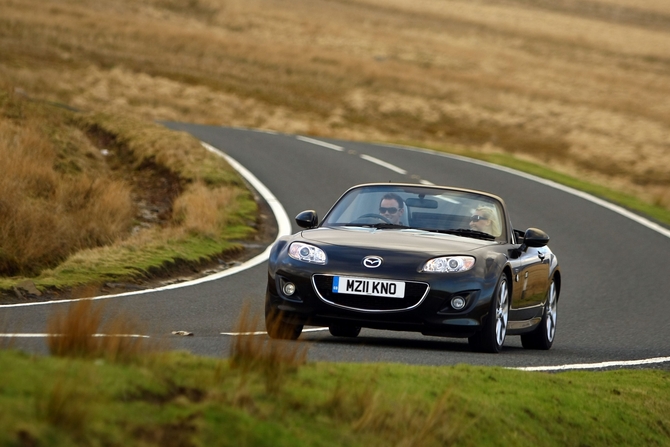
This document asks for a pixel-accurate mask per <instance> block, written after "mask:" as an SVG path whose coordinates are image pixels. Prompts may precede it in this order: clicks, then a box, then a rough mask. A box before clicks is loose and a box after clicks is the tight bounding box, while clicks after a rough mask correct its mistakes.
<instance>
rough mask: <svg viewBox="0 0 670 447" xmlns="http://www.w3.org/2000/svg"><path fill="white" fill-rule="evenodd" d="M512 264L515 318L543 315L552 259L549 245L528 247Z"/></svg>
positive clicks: (512, 306)
mask: <svg viewBox="0 0 670 447" xmlns="http://www.w3.org/2000/svg"><path fill="white" fill-rule="evenodd" d="M511 264H512V302H511V308H510V311H511V312H512V313H513V315H510V317H511V318H512V319H514V320H528V319H531V318H534V317H538V316H541V315H542V304H543V302H544V299H545V295H546V291H547V283H548V278H549V268H550V259H549V256H548V249H547V247H537V248H536V247H527V248H526V249H525V250H524V251H523V252H521V254H520V256H519V257H518V258H516V259H514V260H512V262H511Z"/></svg>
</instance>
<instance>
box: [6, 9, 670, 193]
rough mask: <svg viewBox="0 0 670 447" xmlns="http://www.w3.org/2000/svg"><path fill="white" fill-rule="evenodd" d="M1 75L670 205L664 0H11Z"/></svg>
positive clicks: (45, 88)
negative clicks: (460, 153) (424, 147)
mask: <svg viewBox="0 0 670 447" xmlns="http://www.w3.org/2000/svg"><path fill="white" fill-rule="evenodd" d="M0 30H2V31H0V48H2V58H0V68H1V69H0V83H2V84H3V85H6V86H7V87H8V88H20V89H23V90H24V91H26V92H27V93H28V94H30V95H35V96H39V97H43V98H47V99H50V100H53V101H61V102H66V103H68V104H70V105H73V106H75V107H79V108H82V109H86V110H110V111H116V112H120V113H126V112H128V111H132V112H135V113H139V114H141V115H143V116H145V117H148V118H152V119H167V120H181V121H197V122H202V123H211V124H223V125H239V126H251V127H262V128H270V129H276V130H279V131H284V132H294V133H311V134H315V135H324V136H337V137H343V138H354V139H363V138H365V139H383V140H395V141H398V140H401V141H402V140H404V141H423V142H426V143H430V144H437V145H447V144H458V145H465V146H468V147H470V148H473V149H475V150H481V151H505V152H510V153H515V154H517V155H519V156H521V157H523V158H527V159H531V160H533V161H539V162H541V163H547V164H550V165H552V167H554V168H555V169H558V170H561V171H563V172H567V173H569V174H573V175H575V174H577V175H581V176H586V177H587V178H589V179H591V180H594V181H596V182H599V183H604V184H607V185H608V186H615V187H618V188H619V189H625V190H627V191H629V192H634V193H636V194H638V195H639V196H641V197H643V198H645V199H647V200H650V201H656V202H658V203H660V204H664V205H665V206H670V194H669V193H668V189H669V187H670V140H669V138H670V137H669V135H670V102H668V101H664V100H663V98H666V97H668V96H669V94H670V70H668V68H670V59H669V58H668V54H670V7H668V5H667V2H664V1H662V0H642V1H634V0H599V1H593V0H590V1H574V0H557V1H550V0H472V1H463V0H439V1H438V0H336V1H326V0H285V1H282V2H269V1H266V0H225V1H224V0H193V1H190V2H179V1H174V0H141V1H135V0H132V1H131V0H116V1H113V2H102V3H100V2H96V1H94V0H64V1H61V2H58V3H57V4H49V5H48V6H47V5H45V4H44V2H43V1H42V0H20V1H18V0H4V1H3V2H1V3H0Z"/></svg>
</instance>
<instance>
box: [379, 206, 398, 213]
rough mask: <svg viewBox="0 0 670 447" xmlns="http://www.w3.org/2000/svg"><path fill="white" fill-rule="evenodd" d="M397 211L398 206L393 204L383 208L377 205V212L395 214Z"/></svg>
mask: <svg viewBox="0 0 670 447" xmlns="http://www.w3.org/2000/svg"><path fill="white" fill-rule="evenodd" d="M397 212H398V208H396V207H395V206H391V207H389V208H385V207H383V206H380V207H379V214H386V213H389V214H395V213H397Z"/></svg>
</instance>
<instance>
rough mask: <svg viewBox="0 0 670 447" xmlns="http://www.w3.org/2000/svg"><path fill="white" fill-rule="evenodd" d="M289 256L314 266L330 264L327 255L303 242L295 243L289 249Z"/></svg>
mask: <svg viewBox="0 0 670 447" xmlns="http://www.w3.org/2000/svg"><path fill="white" fill-rule="evenodd" d="M288 255H289V256H290V257H292V258H293V259H296V260H298V261H302V262H311V263H313V264H325V263H326V262H328V258H327V257H326V253H325V252H324V251H323V250H321V249H320V248H318V247H315V246H313V245H309V244H303V243H302V242H294V243H292V244H291V246H290V247H289V248H288Z"/></svg>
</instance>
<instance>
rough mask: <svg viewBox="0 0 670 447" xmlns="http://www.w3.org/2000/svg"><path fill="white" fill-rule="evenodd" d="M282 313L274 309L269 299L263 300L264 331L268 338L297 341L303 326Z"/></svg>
mask: <svg viewBox="0 0 670 447" xmlns="http://www.w3.org/2000/svg"><path fill="white" fill-rule="evenodd" d="M294 320H295V318H291V316H290V315H287V314H286V313H284V312H281V311H279V310H277V309H274V308H273V307H272V306H271V305H270V300H269V298H266V299H265V329H266V330H267V332H268V335H269V336H270V338H274V339H277V340H297V339H298V337H300V334H301V333H302V328H303V325H302V324H301V323H298V322H297V321H294Z"/></svg>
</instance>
